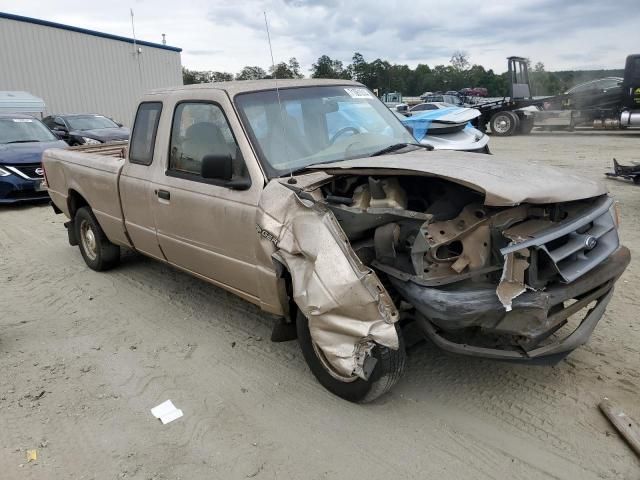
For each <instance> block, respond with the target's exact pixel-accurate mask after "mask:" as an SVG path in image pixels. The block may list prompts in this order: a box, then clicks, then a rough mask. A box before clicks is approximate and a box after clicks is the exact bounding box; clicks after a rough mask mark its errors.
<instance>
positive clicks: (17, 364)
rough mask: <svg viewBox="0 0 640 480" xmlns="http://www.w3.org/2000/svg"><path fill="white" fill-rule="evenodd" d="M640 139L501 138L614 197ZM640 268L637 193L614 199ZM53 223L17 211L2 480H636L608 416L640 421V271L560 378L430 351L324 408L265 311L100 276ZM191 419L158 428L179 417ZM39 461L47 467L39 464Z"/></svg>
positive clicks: (3, 251) (136, 275) (516, 154)
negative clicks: (616, 413)
mask: <svg viewBox="0 0 640 480" xmlns="http://www.w3.org/2000/svg"><path fill="white" fill-rule="evenodd" d="M639 144H640V133H635V134H634V133H628V132H627V133H606V132H602V133H597V134H593V133H591V132H587V133H584V132H580V133H553V134H540V133H537V134H532V135H530V136H525V137H512V138H506V139H500V138H493V139H492V141H491V146H492V149H493V151H494V152H496V153H499V154H506V155H509V156H511V157H512V158H513V162H514V164H517V163H520V162H525V161H530V160H539V161H542V162H544V163H549V164H553V165H558V166H560V167H561V168H566V169H567V170H569V171H573V172H581V173H583V174H584V175H586V176H589V177H593V178H598V179H600V178H602V173H603V172H604V170H605V169H606V168H607V167H608V166H609V165H610V163H611V158H612V157H613V156H616V157H617V158H618V159H619V160H622V161H629V160H631V159H635V160H640V158H638V157H637V156H636V155H637V152H638V145H639ZM607 183H608V184H609V186H610V188H611V190H612V192H613V193H614V194H615V195H616V196H617V198H618V199H619V200H620V202H621V205H622V230H621V236H622V239H623V241H624V243H626V244H627V245H628V246H629V247H630V249H631V251H632V255H634V256H635V258H639V255H640V251H639V249H640V215H639V213H640V210H639V209H638V206H639V204H640V187H636V186H634V185H632V184H628V183H622V182H615V181H611V180H609V181H607ZM63 222H64V219H63V218H62V217H61V216H56V215H54V214H53V212H52V210H51V209H50V208H48V207H45V206H30V207H20V208H3V209H0V305H1V306H2V308H1V310H0V312H1V313H0V317H1V318H0V478H2V479H7V480H12V479H31V478H33V479H71V478H73V479H112V478H136V479H178V478H181V479H204V478H207V479H243V478H257V479H289V478H291V479H325V478H328V479H343V478H371V479H378V478H393V479H399V478H416V479H418V478H419V479H425V478H442V479H445V478H446V479H458V478H459V479H469V478H473V479H493V478H510V479H516V478H528V479H529V478H533V479H535V478H560V479H578V478H579V479H596V478H599V479H602V478H607V479H608V478H619V479H629V478H638V477H639V475H640V461H639V460H638V459H637V458H636V457H635V456H634V454H633V453H632V451H631V450H630V449H629V448H628V446H627V445H626V444H625V443H624V442H623V441H622V440H621V438H620V437H619V436H618V434H617V433H616V432H615V431H614V430H613V428H612V427H611V426H610V425H609V424H608V423H607V421H606V420H605V419H604V418H603V417H602V415H601V414H600V412H599V411H598V409H597V407H596V405H597V403H598V401H599V399H600V398H601V397H603V396H605V395H606V396H609V397H610V398H612V399H614V400H615V401H616V402H618V403H619V404H620V405H622V406H623V408H624V409H625V410H627V412H628V413H629V414H631V415H632V416H635V418H636V419H640V402H638V395H639V394H640V387H639V381H640V324H639V323H638V313H637V312H638V310H636V309H637V308H638V306H639V303H640V300H639V299H638V298H637V296H638V289H637V282H638V276H639V275H640V266H638V265H639V264H638V262H637V261H635V260H634V261H633V262H632V264H631V266H630V268H629V269H628V270H627V272H626V273H625V275H624V276H623V278H622V280H621V281H620V282H619V283H618V288H617V291H616V294H615V296H614V299H613V301H612V303H611V304H610V306H609V310H608V312H607V314H606V316H605V317H604V318H603V320H602V321H601V322H600V324H599V326H598V328H597V329H596V331H595V333H594V335H593V337H592V339H591V341H590V343H589V344H588V345H586V346H585V347H583V348H581V349H579V350H578V351H576V352H575V353H574V354H573V355H571V356H570V357H569V358H568V359H567V360H566V361H563V362H561V363H560V364H558V365H556V366H554V367H533V366H516V365H508V364H504V363H496V362H490V361H481V360H477V359H473V358H462V357H454V356H449V355H446V354H444V353H442V352H440V351H438V350H436V349H434V347H431V346H429V345H428V344H426V343H423V344H421V345H419V346H417V347H415V348H414V349H412V350H411V351H410V355H409V363H408V369H407V373H406V376H405V377H404V378H403V379H402V380H401V382H400V383H399V385H398V386H397V388H396V389H395V390H394V391H393V392H392V393H391V394H389V395H387V396H386V397H384V398H382V399H380V400H379V401H377V402H376V403H374V404H371V405H367V406H358V405H352V404H349V403H346V402H344V401H341V400H340V399H338V398H335V397H333V396H331V395H330V394H328V393H327V392H326V391H324V390H323V389H322V388H321V387H320V386H319V385H318V384H317V383H316V382H315V380H314V378H313V377H312V376H311V374H310V372H309V371H308V369H307V367H306V365H305V363H304V361H303V359H302V355H301V353H300V351H299V349H298V346H297V344H296V343H295V342H290V343H285V344H272V343H270V342H269V341H268V338H269V335H270V325H271V322H272V319H271V318H270V317H269V316H267V315H265V314H263V313H261V312H260V311H258V310H257V309H256V308H254V307H253V306H251V305H249V304H247V303H245V302H243V301H242V300H240V299H237V298H235V297H233V296H232V295H230V294H227V293H226V292H224V291H222V290H220V289H217V288H215V287H212V286H210V285H208V284H206V283H203V282H201V281H199V280H196V279H193V278H191V277H189V276H187V275H184V274H182V273H179V272H176V271H174V270H173V269H171V268H168V267H165V266H163V265H160V264H159V263H156V262H154V261H151V260H147V259H145V258H141V257H138V256H136V255H132V254H128V255H126V256H125V258H124V260H123V263H122V265H121V266H120V267H119V268H117V269H116V270H113V271H111V272H108V273H102V274H100V273H96V272H93V271H91V270H89V269H88V268H87V267H86V266H85V265H84V263H83V261H82V258H81V256H80V253H79V252H78V249H77V248H72V247H70V246H69V245H68V244H67V240H66V234H65V231H64V228H63V226H62V223H63ZM169 398H170V399H172V400H173V402H174V403H175V404H176V405H177V406H178V407H179V408H182V410H183V411H184V417H183V418H181V419H179V420H177V421H175V422H173V423H171V424H169V425H164V426H163V425H161V424H160V423H159V422H158V421H157V420H156V419H154V418H153V417H152V416H151V414H150V412H149V409H150V408H151V407H153V406H155V405H157V404H159V403H160V402H162V401H164V400H166V399H169ZM28 449H37V452H38V457H37V461H36V462H30V463H27V461H26V451H27V450H28Z"/></svg>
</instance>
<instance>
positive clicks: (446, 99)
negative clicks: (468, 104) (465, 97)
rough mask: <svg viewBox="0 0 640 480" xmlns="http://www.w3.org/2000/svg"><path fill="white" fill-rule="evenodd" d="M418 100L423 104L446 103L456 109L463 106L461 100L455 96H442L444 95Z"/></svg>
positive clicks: (428, 96) (429, 96)
mask: <svg viewBox="0 0 640 480" xmlns="http://www.w3.org/2000/svg"><path fill="white" fill-rule="evenodd" d="M420 99H421V100H422V101H423V102H424V103H433V102H439V103H447V104H449V105H455V106H457V107H461V106H462V105H463V102H462V100H461V99H460V97H459V96H457V95H447V94H444V95H427V96H426V97H420Z"/></svg>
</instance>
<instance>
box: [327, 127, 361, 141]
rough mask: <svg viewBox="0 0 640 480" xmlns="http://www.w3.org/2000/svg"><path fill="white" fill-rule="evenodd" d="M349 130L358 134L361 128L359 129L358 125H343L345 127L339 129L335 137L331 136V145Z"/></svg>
mask: <svg viewBox="0 0 640 480" xmlns="http://www.w3.org/2000/svg"><path fill="white" fill-rule="evenodd" d="M347 132H353V133H355V134H356V135H358V134H359V133H360V130H358V129H357V128H356V127H343V128H341V129H340V130H338V131H337V132H336V133H335V134H334V135H333V137H331V140H329V143H330V144H331V145H333V144H334V143H335V142H336V140H337V139H338V137H340V136H342V135H344V134H345V133H347Z"/></svg>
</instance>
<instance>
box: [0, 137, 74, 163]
mask: <svg viewBox="0 0 640 480" xmlns="http://www.w3.org/2000/svg"><path fill="white" fill-rule="evenodd" d="M65 147H68V145H67V144H66V142H63V141H62V140H55V141H52V142H31V143H9V144H0V165H2V164H5V165H18V164H21V163H40V162H41V161H42V152H44V151H45V150H46V149H47V148H65Z"/></svg>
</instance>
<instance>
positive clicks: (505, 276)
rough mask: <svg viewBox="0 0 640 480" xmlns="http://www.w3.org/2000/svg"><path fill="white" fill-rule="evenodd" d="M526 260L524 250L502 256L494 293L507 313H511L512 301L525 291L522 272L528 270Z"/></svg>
mask: <svg viewBox="0 0 640 480" xmlns="http://www.w3.org/2000/svg"><path fill="white" fill-rule="evenodd" d="M527 258H529V250H528V249H526V248H524V249H522V250H518V251H517V252H511V253H508V254H506V255H505V256H504V268H503V270H502V277H501V278H500V283H499V284H498V288H497V289H496V293H497V294H498V298H499V299H500V303H502V305H504V308H505V310H506V311H507V312H510V311H511V302H512V301H513V299H514V298H516V297H517V296H518V295H521V294H523V293H524V292H525V291H526V290H527V286H526V285H525V283H524V272H525V270H526V269H527V268H529V261H528V260H527Z"/></svg>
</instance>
